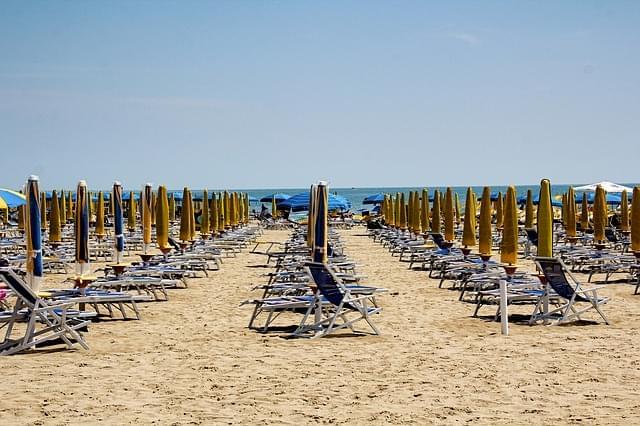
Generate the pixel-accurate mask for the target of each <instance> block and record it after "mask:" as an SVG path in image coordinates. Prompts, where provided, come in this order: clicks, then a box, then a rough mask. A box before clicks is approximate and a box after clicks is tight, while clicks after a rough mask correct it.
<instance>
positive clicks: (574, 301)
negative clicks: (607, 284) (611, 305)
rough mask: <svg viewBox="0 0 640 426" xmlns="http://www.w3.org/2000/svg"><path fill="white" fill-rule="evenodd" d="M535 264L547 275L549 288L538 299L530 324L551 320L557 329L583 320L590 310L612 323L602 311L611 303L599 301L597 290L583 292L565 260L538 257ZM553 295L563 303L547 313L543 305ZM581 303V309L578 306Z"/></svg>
mask: <svg viewBox="0 0 640 426" xmlns="http://www.w3.org/2000/svg"><path fill="white" fill-rule="evenodd" d="M536 264H537V266H538V269H539V270H540V271H541V272H542V273H543V274H544V277H545V280H546V283H547V286H546V290H545V292H544V293H543V294H542V295H541V297H540V298H539V299H538V303H537V304H536V308H535V310H534V314H533V315H532V317H531V320H530V321H529V324H533V323H535V322H537V321H546V320H550V319H551V320H554V321H555V322H554V323H553V324H554V325H555V324H561V323H565V322H568V321H571V320H574V319H578V320H580V319H581V317H580V316H581V315H582V314H584V313H585V312H587V311H589V310H591V309H594V310H595V311H596V312H597V313H598V314H599V315H600V316H601V317H602V319H603V320H604V322H605V324H609V320H608V319H607V317H606V316H605V314H604V312H602V310H601V309H600V307H601V306H602V305H604V304H605V303H607V301H608V300H609V299H608V298H606V297H599V296H598V292H597V289H596V288H589V289H583V288H581V286H580V282H579V281H578V280H577V279H576V278H575V277H574V276H573V274H572V273H571V271H569V269H568V268H567V266H566V265H565V264H564V263H563V262H562V260H560V259H558V258H555V257H539V258H537V259H536ZM551 291H553V292H555V294H557V295H558V296H560V298H561V299H562V302H561V303H559V304H558V305H557V306H556V307H555V308H553V309H551V310H549V311H548V312H546V313H545V312H544V311H543V303H544V301H545V297H547V295H548V294H550V292H551ZM579 303H580V304H582V305H578V304H579Z"/></svg>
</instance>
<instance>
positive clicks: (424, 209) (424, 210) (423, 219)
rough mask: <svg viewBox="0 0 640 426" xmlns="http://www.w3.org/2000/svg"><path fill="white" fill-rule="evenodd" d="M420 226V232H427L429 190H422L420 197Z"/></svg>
mask: <svg viewBox="0 0 640 426" xmlns="http://www.w3.org/2000/svg"><path fill="white" fill-rule="evenodd" d="M420 204H421V205H420V227H421V228H422V232H423V233H424V234H426V233H427V232H429V191H428V190H427V189H423V190H422V198H421V199H420Z"/></svg>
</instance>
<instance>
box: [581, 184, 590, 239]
mask: <svg viewBox="0 0 640 426" xmlns="http://www.w3.org/2000/svg"><path fill="white" fill-rule="evenodd" d="M580 227H581V228H582V231H583V232H584V231H586V230H587V229H589V202H588V200H587V193H586V192H583V193H582V206H581V210H580Z"/></svg>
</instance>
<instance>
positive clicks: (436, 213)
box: [431, 189, 441, 234]
mask: <svg viewBox="0 0 640 426" xmlns="http://www.w3.org/2000/svg"><path fill="white" fill-rule="evenodd" d="M440 212H441V209H440V192H438V190H437V189H436V190H435V191H434V192H433V209H432V210H431V231H433V233H434V234H439V233H440V222H441V220H440Z"/></svg>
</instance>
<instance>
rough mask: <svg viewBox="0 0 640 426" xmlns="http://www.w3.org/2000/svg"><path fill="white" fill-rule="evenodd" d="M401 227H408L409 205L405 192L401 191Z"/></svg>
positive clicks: (404, 228) (402, 228) (403, 228)
mask: <svg viewBox="0 0 640 426" xmlns="http://www.w3.org/2000/svg"><path fill="white" fill-rule="evenodd" d="M400 229H401V230H403V231H404V230H406V229H407V205H406V204H405V202H404V192H401V193H400Z"/></svg>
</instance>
